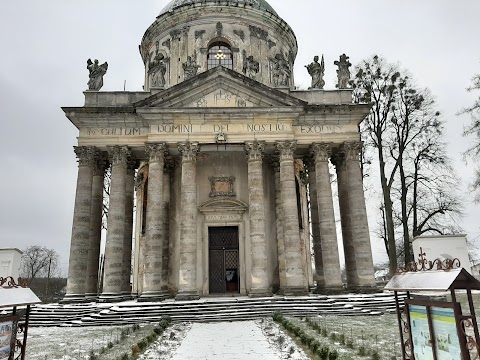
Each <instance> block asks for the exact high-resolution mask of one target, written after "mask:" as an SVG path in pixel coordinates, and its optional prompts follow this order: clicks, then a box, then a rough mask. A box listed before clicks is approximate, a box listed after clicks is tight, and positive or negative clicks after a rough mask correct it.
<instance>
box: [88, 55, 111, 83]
mask: <svg viewBox="0 0 480 360" xmlns="http://www.w3.org/2000/svg"><path fill="white" fill-rule="evenodd" d="M87 69H88V71H89V75H88V76H89V77H90V80H88V90H92V91H99V90H100V89H101V88H102V86H103V75H105V74H106V73H107V69H108V63H107V62H105V63H103V64H102V65H99V64H98V60H97V59H95V61H93V62H92V60H91V59H88V60H87Z"/></svg>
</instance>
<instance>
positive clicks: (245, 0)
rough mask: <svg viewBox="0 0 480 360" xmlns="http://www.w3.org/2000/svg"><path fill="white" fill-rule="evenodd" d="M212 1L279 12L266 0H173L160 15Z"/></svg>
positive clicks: (217, 3)
mask: <svg viewBox="0 0 480 360" xmlns="http://www.w3.org/2000/svg"><path fill="white" fill-rule="evenodd" d="M208 3H212V4H215V5H230V6H245V7H246V6H251V7H253V8H257V9H260V10H265V11H268V12H271V13H273V14H275V15H277V13H276V12H275V10H273V8H272V7H271V6H270V5H269V4H268V3H267V2H266V1H265V0H222V1H219V0H172V1H171V2H170V3H169V4H168V5H167V6H165V7H164V8H163V10H162V11H161V12H160V14H159V16H160V15H163V14H165V13H168V12H170V11H173V10H175V9H178V8H180V7H182V6H188V5H194V4H208Z"/></svg>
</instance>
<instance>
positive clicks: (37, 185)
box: [0, 0, 480, 268]
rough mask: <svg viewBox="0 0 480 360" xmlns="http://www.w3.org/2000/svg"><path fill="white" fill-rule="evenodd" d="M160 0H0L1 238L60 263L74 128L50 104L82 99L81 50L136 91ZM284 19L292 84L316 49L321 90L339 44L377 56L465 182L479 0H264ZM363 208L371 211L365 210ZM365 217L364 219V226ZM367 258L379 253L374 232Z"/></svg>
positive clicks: (67, 225) (470, 208) (471, 223)
mask: <svg viewBox="0 0 480 360" xmlns="http://www.w3.org/2000/svg"><path fill="white" fill-rule="evenodd" d="M167 3H168V1H166V0H142V1H132V0H102V1H98V0H96V1H94V0H82V1H80V0H70V1H65V0H43V1H38V0H21V1H3V2H2V4H1V11H0V33H1V34H2V35H1V37H0V49H1V50H0V51H1V60H0V109H1V110H0V111H1V115H0V121H1V127H2V130H1V131H0V154H1V157H2V160H3V161H2V170H1V172H0V174H1V175H0V189H1V190H0V199H1V201H0V247H18V248H20V249H23V248H25V247H26V246H29V245H33V244H44V245H46V246H47V247H51V248H54V249H55V250H57V251H58V253H59V254H60V256H61V259H62V263H63V266H62V267H63V268H66V265H65V264H66V263H67V261H68V254H69V247H70V235H71V224H72V215H73V205H74V197H75V186H76V176H77V164H76V159H75V155H74V153H73V149H72V146H74V145H75V144H76V136H77V135H78V131H77V129H76V128H75V127H74V126H73V125H71V124H70V122H69V121H68V119H67V118H66V117H65V116H64V113H63V111H62V110H61V109H60V107H61V106H82V105H83V100H84V98H83V93H82V92H83V91H84V90H85V89H86V83H87V81H88V71H87V69H86V60H87V59H88V58H90V57H91V58H98V59H99V60H100V62H104V61H108V63H109V69H108V73H107V75H106V76H105V86H104V88H103V89H102V90H123V83H124V81H125V80H126V83H127V90H132V91H133V90H141V89H142V85H143V63H142V61H141V58H140V55H139V51H138V45H139V44H140V41H141V39H142V36H143V34H144V32H145V30H146V29H147V28H148V26H149V25H150V24H151V23H152V22H153V21H154V20H155V17H156V16H157V15H158V13H159V12H160V10H161V9H162V8H163V7H164V6H165V5H166V4H167ZM269 3H270V5H272V6H273V8H274V9H275V10H276V11H277V13H278V14H279V15H280V16H281V17H282V18H283V19H284V20H285V21H286V22H287V23H288V24H289V25H290V26H291V27H292V29H293V31H294V32H295V34H296V36H297V40H298V46H299V52H298V56H297V60H296V65H295V80H296V85H297V86H301V87H308V85H309V82H310V80H309V76H308V74H307V71H306V70H305V68H304V65H306V64H308V63H310V62H311V61H312V59H313V56H314V55H317V54H319V55H321V54H324V55H325V62H326V77H325V80H326V86H325V88H326V89H334V86H335V85H334V84H335V67H334V65H333V61H334V60H336V59H337V58H338V55H340V54H342V53H346V54H347V55H349V56H350V61H351V62H352V63H353V64H356V63H358V62H359V61H360V60H362V59H364V58H366V57H369V56H370V55H372V54H380V55H382V56H384V57H385V58H386V59H387V60H389V61H390V62H399V63H400V64H401V66H403V67H404V68H407V69H408V70H409V71H410V72H411V73H412V74H413V76H414V78H415V79H416V81H417V83H418V84H419V85H420V86H422V87H429V88H430V89H431V91H432V93H433V94H434V95H435V96H436V99H437V103H438V108H439V110H440V111H441V112H442V114H443V119H444V120H445V121H446V130H447V141H448V148H449V153H450V155H451V157H452V159H453V160H454V161H455V169H456V171H457V172H458V174H459V175H460V177H461V179H462V184H461V189H462V192H463V193H464V194H465V195H466V197H467V199H470V198H471V197H470V196H468V190H467V185H468V182H469V181H471V176H472V174H473V170H472V168H473V164H467V165H466V164H465V163H464V162H463V161H462V160H461V153H462V152H463V151H464V150H465V149H466V148H467V146H468V144H469V142H470V139H465V138H463V137H462V135H461V133H462V129H463V127H464V125H465V124H467V123H468V122H469V118H468V116H457V115H456V113H457V112H458V111H459V110H460V109H461V108H462V107H464V106H468V105H470V104H472V103H473V101H474V95H477V96H478V95H480V94H468V93H467V92H466V91H465V88H466V87H467V86H468V85H469V84H470V80H471V77H472V76H473V74H474V73H479V72H480V46H479V45H478V36H479V34H480V22H479V21H478V16H479V14H480V1H478V0H462V1H453V0H402V1H387V0H364V1H358V0H343V1H338V0H323V1H321V0H295V1H287V0H270V1H269ZM373 206H375V204H372V208H371V209H369V211H370V213H373V212H374V209H373ZM479 219H480V207H479V206H476V205H474V204H471V203H467V204H466V208H465V216H464V219H463V224H462V225H463V227H464V229H465V231H466V233H467V234H468V236H469V238H471V239H475V238H479V237H480V221H479ZM373 226H374V224H371V225H370V227H371V228H373ZM373 248H374V259H375V260H382V259H384V257H385V255H384V250H383V245H382V244H381V243H379V242H378V241H374V243H373Z"/></svg>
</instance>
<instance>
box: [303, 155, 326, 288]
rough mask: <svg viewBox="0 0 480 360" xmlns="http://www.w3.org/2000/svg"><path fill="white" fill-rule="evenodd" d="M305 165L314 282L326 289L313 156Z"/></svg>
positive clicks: (306, 159) (306, 160)
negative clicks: (306, 169) (308, 195)
mask: <svg viewBox="0 0 480 360" xmlns="http://www.w3.org/2000/svg"><path fill="white" fill-rule="evenodd" d="M304 163H305V165H306V166H307V168H308V189H309V194H310V216H311V219H310V221H311V228H312V240H313V241H312V245H313V259H314V262H315V273H314V280H315V281H316V283H317V288H323V287H325V276H324V274H323V259H322V252H323V251H322V242H321V237H320V225H319V223H318V221H319V217H318V205H317V204H318V203H317V181H316V180H317V176H316V172H315V160H314V159H313V157H312V156H308V155H307V156H305V158H304Z"/></svg>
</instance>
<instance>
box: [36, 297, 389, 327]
mask: <svg viewBox="0 0 480 360" xmlns="http://www.w3.org/2000/svg"><path fill="white" fill-rule="evenodd" d="M274 311H280V312H282V313H284V314H288V315H298V316H300V315H318V314H335V315H346V316H355V315H380V314H382V313H385V312H393V311H395V299H394V297H393V295H391V294H383V293H379V294H370V295H338V296H325V295H311V296H303V297H284V296H274V297H268V298H248V297H231V298H230V297H229V298H201V299H200V300H192V301H175V300H173V299H168V300H165V301H163V302H160V303H158V302H151V303H148V302H145V303H144V302H142V303H138V302H136V301H126V302H120V303H113V304H106V303H88V304H68V305H60V304H50V305H38V306H35V307H34V308H33V309H32V313H31V315H30V324H31V326H102V325H124V324H125V325H126V324H136V323H140V322H154V321H158V320H160V319H161V318H162V316H166V315H168V316H170V317H171V318H172V320H173V321H194V322H213V321H233V320H250V319H258V318H261V317H265V316H270V315H271V314H272V313H273V312H274Z"/></svg>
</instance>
